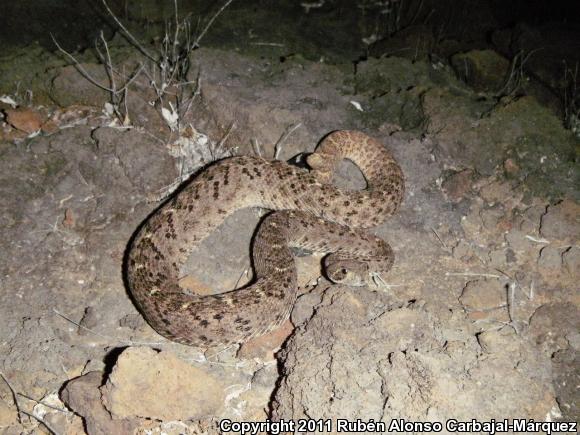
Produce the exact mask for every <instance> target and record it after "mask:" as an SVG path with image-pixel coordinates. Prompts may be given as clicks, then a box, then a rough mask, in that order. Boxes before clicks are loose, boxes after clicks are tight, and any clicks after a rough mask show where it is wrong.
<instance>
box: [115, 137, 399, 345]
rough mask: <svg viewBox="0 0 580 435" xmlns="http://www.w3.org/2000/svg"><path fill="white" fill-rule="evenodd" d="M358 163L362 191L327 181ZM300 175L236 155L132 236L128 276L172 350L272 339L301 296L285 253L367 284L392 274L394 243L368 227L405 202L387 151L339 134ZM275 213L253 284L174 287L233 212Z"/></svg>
mask: <svg viewBox="0 0 580 435" xmlns="http://www.w3.org/2000/svg"><path fill="white" fill-rule="evenodd" d="M345 158H346V159H349V160H351V161H352V162H354V163H355V164H356V165H357V166H358V167H359V169H360V170H361V172H362V173H363V175H364V177H365V179H366V181H367V188H366V189H365V190H361V191H343V190H340V189H338V188H337V187H335V186H333V185H332V184H331V181H332V176H333V174H334V172H335V169H336V167H337V165H338V164H339V163H340V161H341V160H342V159H345ZM307 163H308V165H309V166H310V168H311V170H310V171H306V170H303V169H300V168H298V167H294V166H291V165H289V164H287V163H284V162H281V161H268V160H265V159H263V158H261V157H253V156H239V157H230V158H227V159H224V160H221V161H219V162H217V163H215V164H213V165H211V166H209V167H208V168H206V169H205V170H204V171H202V172H201V173H200V174H199V175H198V176H197V177H195V178H194V179H193V180H191V181H190V182H189V183H188V184H187V185H186V186H185V187H184V188H183V189H182V190H181V191H180V192H179V193H178V194H177V195H176V196H175V197H173V198H172V199H171V200H170V201H168V202H167V203H165V204H164V205H163V206H161V207H160V208H159V209H158V210H157V211H155V212H154V213H153V214H152V215H151V216H150V217H149V218H148V219H147V220H146V221H145V222H144V223H143V224H142V226H141V227H140V229H139V230H137V232H136V234H135V236H134V238H133V240H132V242H131V243H130V245H129V248H128V254H127V263H126V278H127V284H128V287H129V290H130V292H131V294H132V296H133V299H134V301H135V303H136V305H137V306H138V308H139V309H140V311H141V313H142V314H143V315H144V317H145V319H146V320H147V322H148V323H149V324H150V325H151V326H152V327H153V328H154V329H155V330H156V331H157V332H158V333H159V334H161V335H163V336H165V337H166V338H168V339H170V340H173V341H176V342H178V343H182V344H187V345H192V346H198V347H201V348H205V349H208V348H215V347H219V346H223V345H230V344H233V343H241V342H244V341H247V340H249V339H251V338H253V337H256V336H259V335H261V334H264V333H266V332H269V331H271V330H273V329H275V328H276V327H278V326H279V325H280V324H282V323H283V322H284V321H285V320H286V319H287V318H288V316H289V314H290V311H291V309H292V307H293V305H294V302H295V300H296V295H297V273H296V266H295V264H294V257H293V253H292V249H291V248H295V247H299V248H304V249H307V250H310V251H314V252H321V253H325V254H328V255H327V256H326V257H325V258H324V260H323V261H324V269H325V273H326V276H327V277H328V278H330V279H331V280H332V281H333V282H336V283H343V284H346V285H364V284H366V283H369V282H370V279H371V277H372V276H373V274H379V273H384V272H386V271H388V270H389V269H390V268H391V266H392V264H393V260H394V255H393V252H392V250H391V248H390V246H389V245H388V244H387V243H386V242H384V241H383V240H381V239H380V238H378V237H375V236H374V235H371V234H370V233H368V232H367V231H365V230H364V229H365V228H371V227H375V226H377V225H379V224H381V223H382V222H383V221H384V220H385V219H386V218H387V217H388V216H390V215H392V214H393V213H394V212H395V211H396V210H397V209H398V208H399V205H400V203H401V201H402V199H403V195H404V177H403V172H402V170H401V168H400V166H399V165H398V163H397V162H396V160H395V159H394V158H393V156H392V155H391V154H390V153H389V152H388V151H387V150H386V149H385V147H384V146H383V145H382V144H381V143H380V142H378V141H377V140H375V139H373V138H371V137H369V136H367V135H366V134H364V133H362V132H359V131H335V132H333V133H330V134H329V135H328V136H326V137H325V138H324V139H323V140H322V142H321V143H320V144H319V146H318V147H317V149H316V151H315V152H314V153H313V154H310V155H309V156H308V158H307ZM246 207H263V208H266V209H270V210H275V211H274V212H273V213H271V214H269V215H268V216H267V217H266V218H265V219H264V220H263V222H262V223H261V225H260V227H259V228H258V230H257V233H256V235H255V238H254V243H253V249H252V258H253V266H254V281H253V283H252V284H251V285H249V286H247V287H245V288H242V289H239V290H234V291H231V292H227V293H221V294H215V295H206V296H200V295H194V294H191V293H188V292H187V291H186V290H184V289H183V288H181V287H180V286H179V283H178V282H179V277H180V267H181V265H182V264H183V263H184V261H185V260H186V259H187V256H188V253H189V252H190V251H191V250H192V249H193V248H194V247H195V246H197V245H198V244H199V243H200V242H201V241H202V240H203V239H204V238H205V237H207V236H208V235H209V234H210V233H211V232H212V231H214V230H215V229H216V228H217V227H218V226H219V225H220V224H221V223H222V222H223V221H224V219H225V218H226V217H227V216H228V215H230V214H232V213H233V212H235V211H236V210H239V209H242V208H246Z"/></svg>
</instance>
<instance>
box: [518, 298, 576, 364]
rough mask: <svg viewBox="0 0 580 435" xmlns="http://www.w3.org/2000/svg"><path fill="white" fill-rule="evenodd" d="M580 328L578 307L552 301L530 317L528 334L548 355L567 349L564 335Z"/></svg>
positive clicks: (568, 334) (567, 345)
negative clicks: (552, 302)
mask: <svg viewBox="0 0 580 435" xmlns="http://www.w3.org/2000/svg"><path fill="white" fill-rule="evenodd" d="M579 330H580V309H579V308H578V307H577V306H575V305H573V304H566V303H554V304H546V305H542V306H541V307H539V308H538V309H537V310H536V311H535V312H534V314H533V315H532V317H531V318H530V328H529V331H528V333H529V336H530V338H531V339H532V340H533V341H534V342H535V343H536V344H537V345H538V346H539V347H540V348H541V349H542V350H543V351H544V353H546V354H548V355H552V354H554V353H555V352H557V351H558V350H562V349H567V348H568V347H570V343H569V341H568V340H567V338H566V337H568V336H571V334H574V333H577V332H578V331H579Z"/></svg>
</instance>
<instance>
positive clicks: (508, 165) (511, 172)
mask: <svg viewBox="0 0 580 435" xmlns="http://www.w3.org/2000/svg"><path fill="white" fill-rule="evenodd" d="M503 169H504V171H505V173H506V175H507V176H509V177H515V176H516V175H517V174H518V172H520V167H519V166H518V165H517V164H516V162H515V161H514V160H513V159H507V160H505V161H504V162H503Z"/></svg>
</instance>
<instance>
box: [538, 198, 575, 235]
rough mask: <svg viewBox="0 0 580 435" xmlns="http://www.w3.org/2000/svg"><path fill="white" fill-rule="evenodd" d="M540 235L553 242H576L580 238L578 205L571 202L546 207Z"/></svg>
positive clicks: (566, 201)
mask: <svg viewBox="0 0 580 435" xmlns="http://www.w3.org/2000/svg"><path fill="white" fill-rule="evenodd" d="M540 234H541V235H542V236H543V237H546V238H547V239H550V240H553V239H557V240H578V238H579V237H580V205H578V204H577V203H575V202H574V201H572V200H569V199H565V200H564V201H562V202H560V203H558V204H556V205H551V206H549V207H548V210H547V211H546V214H544V215H543V216H542V224H541V227H540Z"/></svg>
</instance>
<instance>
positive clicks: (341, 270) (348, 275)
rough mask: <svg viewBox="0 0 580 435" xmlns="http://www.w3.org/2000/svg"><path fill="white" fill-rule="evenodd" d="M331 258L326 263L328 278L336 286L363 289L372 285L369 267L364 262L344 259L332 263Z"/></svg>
mask: <svg viewBox="0 0 580 435" xmlns="http://www.w3.org/2000/svg"><path fill="white" fill-rule="evenodd" d="M329 257H331V258H330V259H329V260H328V261H326V262H325V263H326V264H325V271H326V276H327V277H328V279H330V280H331V281H332V282H334V283H335V284H343V285H347V286H351V287H362V286H365V285H368V284H370V283H372V278H371V275H370V273H369V269H368V266H367V265H366V264H365V263H364V262H361V261H356V260H344V259H342V260H337V261H332V256H329ZM327 258H328V257H327Z"/></svg>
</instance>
